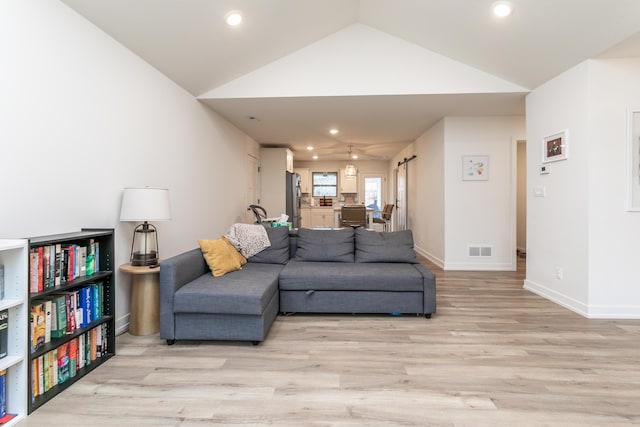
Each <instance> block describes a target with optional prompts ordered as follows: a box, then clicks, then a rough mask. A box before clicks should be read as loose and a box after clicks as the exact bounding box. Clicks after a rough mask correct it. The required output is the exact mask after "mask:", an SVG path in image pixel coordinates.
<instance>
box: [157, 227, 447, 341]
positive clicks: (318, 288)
mask: <svg viewBox="0 0 640 427" xmlns="http://www.w3.org/2000/svg"><path fill="white" fill-rule="evenodd" d="M266 230H267V235H268V237H269V241H270V243H271V246H270V247H269V248H267V249H265V250H263V251H262V252H260V253H258V254H257V255H255V256H252V257H249V258H247V263H246V264H245V265H244V266H242V269H240V270H237V271H232V272H230V273H227V274H225V275H223V276H219V277H214V276H213V275H212V274H211V270H210V269H209V266H208V265H207V263H206V262H205V260H204V257H203V255H202V252H201V250H200V249H199V248H198V249H193V250H190V251H187V252H184V253H182V254H179V255H176V256H174V257H171V258H169V259H167V260H165V261H163V262H162V263H161V264H160V338H162V339H166V340H167V343H168V344H173V343H174V342H175V341H176V340H234V341H251V342H253V343H254V344H257V343H259V342H261V341H263V340H264V339H265V338H266V336H267V334H268V331H269V328H270V327H271V325H272V323H273V322H274V320H275V318H276V316H277V314H278V312H283V313H390V314H399V313H415V314H422V315H424V316H425V317H427V318H429V317H431V315H432V314H433V313H435V311H436V295H435V292H436V291H435V290H436V288H435V285H436V284H435V276H434V274H433V273H432V272H431V271H430V270H429V269H427V268H426V267H424V266H423V265H422V264H420V263H419V262H418V261H417V259H416V255H415V251H414V249H413V237H412V234H411V231H410V230H406V231H400V232H393V233H386V232H382V233H380V232H375V231H369V230H364V229H355V230H354V229H353V228H344V229H339V230H314V229H304V228H302V229H299V230H297V232H292V233H291V236H290V235H289V230H288V229H287V228H286V227H273V228H267V229H266Z"/></svg>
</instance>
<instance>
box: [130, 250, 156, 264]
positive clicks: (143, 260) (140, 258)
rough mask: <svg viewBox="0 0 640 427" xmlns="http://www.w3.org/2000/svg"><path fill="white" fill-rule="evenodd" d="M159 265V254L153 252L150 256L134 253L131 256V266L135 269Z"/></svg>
mask: <svg viewBox="0 0 640 427" xmlns="http://www.w3.org/2000/svg"><path fill="white" fill-rule="evenodd" d="M157 264H158V252H156V251H151V252H149V253H148V254H143V253H142V252H134V253H132V254H131V265H132V266H134V267H146V266H149V265H157Z"/></svg>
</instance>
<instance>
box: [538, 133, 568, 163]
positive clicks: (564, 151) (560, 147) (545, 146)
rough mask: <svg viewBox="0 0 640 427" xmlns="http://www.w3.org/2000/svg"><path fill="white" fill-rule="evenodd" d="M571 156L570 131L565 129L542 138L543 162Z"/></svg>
mask: <svg viewBox="0 0 640 427" xmlns="http://www.w3.org/2000/svg"><path fill="white" fill-rule="evenodd" d="M568 158H569V132H568V131H566V130H564V131H562V132H558V133H555V134H553V135H550V136H547V137H545V138H544V139H543V140H542V163H549V162H557V161H558V160H567V159H568Z"/></svg>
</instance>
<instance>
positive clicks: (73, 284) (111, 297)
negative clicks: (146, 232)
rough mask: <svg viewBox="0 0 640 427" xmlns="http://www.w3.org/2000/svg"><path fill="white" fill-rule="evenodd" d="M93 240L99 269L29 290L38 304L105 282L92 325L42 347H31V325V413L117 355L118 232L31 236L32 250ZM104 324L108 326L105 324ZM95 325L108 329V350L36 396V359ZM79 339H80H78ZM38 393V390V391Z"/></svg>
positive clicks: (89, 230)
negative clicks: (97, 247)
mask: <svg viewBox="0 0 640 427" xmlns="http://www.w3.org/2000/svg"><path fill="white" fill-rule="evenodd" d="M91 240H93V241H94V242H97V243H98V244H99V251H98V260H97V264H98V265H99V271H96V272H94V273H93V274H92V275H90V276H80V277H77V278H75V279H74V280H71V281H68V282H66V283H63V284H61V285H59V286H54V287H49V288H46V289H43V290H42V291H40V292H29V298H28V299H29V301H28V302H29V304H28V307H31V306H33V305H37V304H39V303H40V302H42V301H46V300H47V299H49V298H51V297H52V296H54V295H56V294H60V293H63V292H72V291H74V290H77V289H80V288H83V287H86V286H88V285H92V284H96V283H102V316H101V317H99V318H98V319H95V320H93V321H92V322H91V323H89V324H88V325H85V326H82V327H78V328H76V329H75V330H74V331H72V332H69V333H67V334H66V335H64V336H63V337H60V338H51V340H50V342H48V343H46V344H44V345H43V346H40V347H38V348H37V349H35V350H33V351H32V349H31V342H32V331H31V328H30V327H29V326H28V327H27V329H28V330H29V333H28V337H29V340H28V342H27V343H26V345H27V353H28V355H29V356H28V362H29V363H28V379H29V383H28V384H27V389H28V394H29V396H28V413H32V412H33V411H35V410H36V409H38V408H39V407H40V406H42V405H44V404H45V403H47V402H48V401H49V400H51V399H53V398H54V397H55V396H56V395H58V394H59V393H61V392H62V391H63V390H65V389H67V388H68V387H70V386H72V385H73V384H74V383H75V382H76V381H78V380H79V379H80V378H82V377H83V376H84V375H86V374H88V373H89V372H91V371H93V370H94V369H96V368H98V367H99V366H100V365H102V364H103V363H104V362H106V361H107V360H108V359H110V358H111V357H113V356H114V355H115V354H116V340H115V274H114V262H115V257H114V233H113V229H102V228H83V229H82V230H81V231H78V232H73V233H65V234H56V235H50V236H40V237H33V238H30V239H29V251H30V252H31V251H32V250H34V249H35V250H37V248H38V247H45V246H49V247H51V246H52V245H56V244H61V245H71V244H74V245H79V246H88V245H89V242H90V241H91ZM31 267H32V266H31V265H30V266H29V272H31ZM29 276H30V278H29V289H30V290H31V289H33V287H32V283H31V282H32V280H33V277H32V275H31V274H29ZM103 325H104V326H103ZM94 328H100V329H101V330H102V331H104V332H106V334H105V335H104V336H102V339H103V342H104V340H106V345H107V350H106V352H104V353H103V354H101V356H100V357H98V358H96V359H95V360H94V361H91V363H90V364H88V365H85V366H84V367H82V368H80V369H78V370H77V372H76V374H75V376H73V377H70V378H68V379H67V380H66V381H64V382H61V383H58V384H55V385H53V384H50V388H49V390H48V391H46V392H44V393H43V394H39V395H36V396H35V397H34V390H33V385H34V372H33V371H34V369H33V366H34V360H37V359H38V358H40V357H41V356H44V355H45V354H47V353H49V352H51V351H52V350H56V349H58V348H60V347H61V346H64V345H68V344H69V343H71V342H72V341H74V340H76V339H77V338H78V337H80V336H83V335H84V336H87V333H91V332H90V331H91V330H92V329H94ZM76 342H77V341H76ZM36 394H38V393H36Z"/></svg>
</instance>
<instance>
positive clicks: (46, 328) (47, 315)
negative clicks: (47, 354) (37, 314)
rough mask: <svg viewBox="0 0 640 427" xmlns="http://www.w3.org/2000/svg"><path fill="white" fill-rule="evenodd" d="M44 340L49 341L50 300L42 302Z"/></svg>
mask: <svg viewBox="0 0 640 427" xmlns="http://www.w3.org/2000/svg"><path fill="white" fill-rule="evenodd" d="M43 304H44V342H45V344H46V343H48V342H51V300H46V301H45V302H44V303H43Z"/></svg>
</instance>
